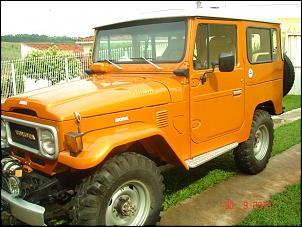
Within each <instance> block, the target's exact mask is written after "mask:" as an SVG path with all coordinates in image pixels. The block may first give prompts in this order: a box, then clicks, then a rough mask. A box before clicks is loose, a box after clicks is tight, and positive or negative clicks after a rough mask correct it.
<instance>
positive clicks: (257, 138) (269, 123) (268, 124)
mask: <svg viewBox="0 0 302 227" xmlns="http://www.w3.org/2000/svg"><path fill="white" fill-rule="evenodd" d="M273 140H274V124H273V120H272V118H271V116H270V114H269V113H268V112H266V111H264V110H256V111H255V114H254V118H253V122H252V127H251V132H250V136H249V138H248V140H247V141H245V142H243V143H241V144H239V146H238V147H237V148H235V149H234V152H233V153H234V160H235V163H236V166H237V167H238V169H240V170H241V171H243V172H245V173H250V174H257V173H259V172H261V171H262V170H263V169H264V168H265V167H266V165H267V163H268V161H269V158H270V156H271V152H272V146H273Z"/></svg>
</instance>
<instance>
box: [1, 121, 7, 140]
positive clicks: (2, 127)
mask: <svg viewBox="0 0 302 227" xmlns="http://www.w3.org/2000/svg"><path fill="white" fill-rule="evenodd" d="M6 137H7V133H6V127H5V123H4V121H3V120H1V139H3V140H5V139H6Z"/></svg>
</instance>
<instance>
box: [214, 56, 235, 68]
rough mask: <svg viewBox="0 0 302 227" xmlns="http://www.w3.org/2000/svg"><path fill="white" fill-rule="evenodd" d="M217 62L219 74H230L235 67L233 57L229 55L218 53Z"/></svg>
mask: <svg viewBox="0 0 302 227" xmlns="http://www.w3.org/2000/svg"><path fill="white" fill-rule="evenodd" d="M218 62H219V64H218V66H219V71H220V72H232V71H233V70H234V65H235V56H234V54H231V53H220V54H219V61H218Z"/></svg>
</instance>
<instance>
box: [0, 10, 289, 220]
mask: <svg viewBox="0 0 302 227" xmlns="http://www.w3.org/2000/svg"><path fill="white" fill-rule="evenodd" d="M212 11H213V10H212ZM213 12H214V14H212V13H211V14H209V12H206V13H204V11H203V10H197V11H194V10H193V11H192V10H191V11H190V12H183V11H182V12H179V11H165V12H164V14H161V15H154V14H144V15H143V17H144V18H139V19H135V18H134V17H132V18H130V19H129V20H120V21H118V20H116V21H114V22H108V23H106V24H104V25H102V26H99V27H96V28H95V34H94V45H93V51H92V55H91V62H90V66H89V69H87V70H86V73H87V74H88V78H87V79H84V80H80V81H76V82H70V83H66V84H60V85H54V86H51V87H48V88H43V89H38V90H34V91H30V92H26V93H23V94H19V95H16V96H13V97H10V98H8V99H7V100H6V101H5V103H3V104H2V106H1V150H2V160H1V164H2V189H1V205H2V209H4V210H6V211H7V212H9V213H10V214H11V215H12V216H13V217H14V218H16V219H18V220H21V221H22V222H25V223H28V224H30V225H44V223H45V219H47V218H51V217H54V216H55V215H57V214H58V213H60V212H63V213H65V214H68V215H69V217H70V219H71V224H74V225H155V224H156V223H157V222H158V221H159V218H160V212H161V211H162V210H163V205H162V204H163V202H164V199H165V197H164V190H165V185H164V183H163V176H162V175H161V171H160V169H159V167H160V166H161V165H164V164H167V163H169V164H172V165H175V166H182V167H184V168H185V169H187V170H190V169H192V168H195V167H197V166H199V165H202V164H203V163H205V162H207V161H209V160H211V159H213V158H215V157H217V156H219V155H221V154H224V153H225V152H227V151H231V150H233V153H234V160H235V164H236V166H237V167H238V168H239V169H240V170H242V171H243V172H246V173H250V174H256V173H259V172H260V171H262V170H263V169H264V168H265V167H266V165H267V163H268V161H269V158H270V154H271V151H272V145H273V136H274V127H273V121H272V118H271V115H279V114H281V113H282V112H283V105H282V99H283V97H284V96H285V95H286V94H287V93H288V92H289V90H290V89H291V87H292V85H293V82H294V77H295V74H294V69H293V65H292V63H291V61H290V59H289V58H288V57H287V56H286V55H285V54H283V53H282V50H281V40H280V34H281V31H280V24H279V23H278V21H277V20H263V19H259V18H246V17H234V16H225V15H224V14H222V13H221V12H219V11H217V10H214V11H213ZM218 12H219V13H218ZM140 16H141V15H140ZM57 204H58V205H59V206H55V205H57ZM58 207H59V208H58Z"/></svg>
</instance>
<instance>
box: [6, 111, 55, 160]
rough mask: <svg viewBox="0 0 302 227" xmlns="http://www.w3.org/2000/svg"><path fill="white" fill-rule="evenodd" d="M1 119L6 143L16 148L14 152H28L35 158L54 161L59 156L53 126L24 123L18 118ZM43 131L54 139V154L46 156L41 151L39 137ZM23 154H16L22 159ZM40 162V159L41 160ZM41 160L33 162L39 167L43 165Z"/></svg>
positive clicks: (45, 153)
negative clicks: (47, 132) (5, 131)
mask: <svg viewBox="0 0 302 227" xmlns="http://www.w3.org/2000/svg"><path fill="white" fill-rule="evenodd" d="M1 119H2V120H3V121H4V123H5V126H6V129H7V132H8V133H7V142H8V144H9V145H10V146H13V147H15V148H16V150H19V149H20V150H22V152H24V153H26V152H30V153H32V154H35V155H37V156H40V157H43V158H47V159H52V160H56V159H57V158H58V155H59V141H58V133H57V130H56V128H55V127H54V126H50V125H46V124H40V123H36V122H31V121H26V120H22V119H18V118H13V117H8V116H3V115H1ZM44 130H48V131H50V132H51V133H52V135H53V138H54V146H55V152H54V154H48V153H47V152H46V151H45V150H43V149H42V143H43V141H42V139H41V136H42V134H43V131H44ZM24 153H23V154H22V153H20V154H19V153H18V154H16V155H18V156H19V157H24ZM41 160H42V159H41ZM41 160H35V161H36V162H37V163H39V164H40V165H45V163H44V162H43V161H41Z"/></svg>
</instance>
